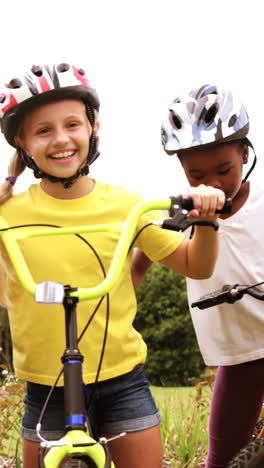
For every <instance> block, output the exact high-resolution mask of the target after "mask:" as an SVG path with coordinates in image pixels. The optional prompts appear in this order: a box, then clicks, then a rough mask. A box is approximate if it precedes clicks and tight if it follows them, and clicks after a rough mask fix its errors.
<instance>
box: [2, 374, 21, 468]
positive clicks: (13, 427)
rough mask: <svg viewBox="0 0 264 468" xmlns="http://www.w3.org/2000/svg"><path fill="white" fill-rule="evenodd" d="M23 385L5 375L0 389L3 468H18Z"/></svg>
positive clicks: (11, 375) (10, 376)
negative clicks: (14, 467)
mask: <svg viewBox="0 0 264 468" xmlns="http://www.w3.org/2000/svg"><path fill="white" fill-rule="evenodd" d="M24 392H25V389H24V384H23V383H22V382H20V381H19V380H18V379H17V378H16V377H15V376H14V375H13V374H7V375H6V377H5V378H4V381H3V383H2V386H1V387H0V455H1V456H2V457H4V459H5V464H4V465H3V466H5V467H8V468H9V467H10V468H11V467H13V466H16V468H20V466H21V462H20V425H21V418H22V414H23V410H24V403H23V397H24Z"/></svg>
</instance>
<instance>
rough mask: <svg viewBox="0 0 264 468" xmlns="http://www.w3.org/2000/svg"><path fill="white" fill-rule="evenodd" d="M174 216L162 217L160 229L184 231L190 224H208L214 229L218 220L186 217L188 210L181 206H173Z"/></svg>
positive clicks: (216, 228) (216, 227)
mask: <svg viewBox="0 0 264 468" xmlns="http://www.w3.org/2000/svg"><path fill="white" fill-rule="evenodd" d="M174 213H175V214H174V216H173V217H172V218H166V219H164V221H163V223H162V226H161V227H162V229H168V230H171V231H185V230H186V229H188V228H189V227H190V226H194V225H196V226H210V227H212V228H214V230H215V231H217V230H218V227H219V225H218V222H217V221H215V220H210V221H209V220H207V219H200V218H190V219H187V218H186V216H187V214H188V211H186V210H183V209H181V208H179V207H178V208H175V207H174Z"/></svg>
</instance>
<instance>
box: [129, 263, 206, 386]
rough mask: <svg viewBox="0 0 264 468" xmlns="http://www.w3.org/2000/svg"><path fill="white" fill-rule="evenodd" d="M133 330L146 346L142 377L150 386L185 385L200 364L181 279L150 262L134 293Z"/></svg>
mask: <svg viewBox="0 0 264 468" xmlns="http://www.w3.org/2000/svg"><path fill="white" fill-rule="evenodd" d="M137 301H138V312H137V316H136V319H135V321H134V326H135V328H136V329H137V330H138V331H139V332H140V333H141V334H142V336H143V338H144V340H145V341H146V343H147V346H148V359H147V362H146V366H145V369H146V374H147V377H148V378H149V379H150V381H151V383H152V384H153V385H164V386H182V385H188V379H189V378H190V377H198V376H199V375H200V374H201V372H202V370H203V369H204V367H205V366H204V363H203V360H202V357H201V354H200V351H199V348H198V345H197V340H196V336H195V332H194V328H193V324H192V319H191V316H190V313H189V307H188V302H187V294H186V284H185V278H184V277H183V276H181V275H179V274H177V273H176V272H174V271H172V270H169V269H168V268H166V267H165V266H164V265H160V264H159V263H154V264H153V265H152V266H151V268H150V270H149V271H148V273H147V275H146V277H145V279H144V281H143V283H142V284H141V285H140V287H139V288H138V290H137Z"/></svg>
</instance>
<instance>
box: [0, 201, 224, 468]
mask: <svg viewBox="0 0 264 468" xmlns="http://www.w3.org/2000/svg"><path fill="white" fill-rule="evenodd" d="M192 208H193V206H192V201H191V200H190V199H188V198H187V199H186V198H184V197H182V196H178V197H171V198H169V199H166V200H158V201H147V202H141V203H139V204H138V205H137V206H135V207H134V208H133V210H132V211H131V213H130V214H129V216H128V217H127V219H126V221H125V222H124V223H122V224H120V223H118V224H117V223H114V224H107V225H96V226H78V227H68V228H62V227H48V226H47V225H42V226H43V228H45V229H39V228H40V227H41V226H40V225H39V224H38V225H37V226H38V229H37V230H36V229H32V228H33V227H34V226H36V225H32V224H31V225H27V229H24V228H25V226H24V225H23V226H8V224H7V222H6V221H5V219H4V218H1V217H0V235H1V238H2V241H3V243H4V245H5V248H6V250H7V252H8V255H9V257H10V259H11V262H12V264H13V266H14V269H15V271H16V274H17V276H18V278H19V280H20V282H21V284H22V286H23V287H24V288H25V290H26V291H27V292H28V293H29V294H30V295H31V296H33V297H34V298H35V301H36V302H38V303H42V304H46V305H52V304H61V305H62V306H63V307H64V311H65V333H66V349H65V351H64V354H63V356H62V362H63V375H64V400H65V401H64V403H65V404H64V406H65V433H66V435H65V436H64V437H63V438H62V439H60V440H54V441H47V440H45V439H44V438H43V437H42V435H41V417H42V416H41V417H40V421H39V423H38V425H37V427H36V431H37V434H38V436H39V439H40V446H41V448H40V456H39V466H40V468H57V467H58V466H59V465H60V464H61V462H62V461H63V460H64V459H65V458H66V459H68V458H70V460H68V461H66V462H65V464H64V467H65V468H74V467H75V468H77V467H78V468H85V467H86V468H114V464H113V462H112V461H111V456H110V452H109V450H108V440H107V439H105V438H101V439H99V440H95V439H94V438H93V437H92V434H90V431H89V421H87V417H86V412H85V404H84V396H83V388H82V385H83V383H82V361H83V356H82V355H81V353H80V351H79V349H78V337H77V323H76V322H77V321H76V308H77V304H78V302H79V301H82V300H87V299H93V298H99V297H101V298H102V297H104V296H105V295H107V294H108V293H109V291H110V290H111V289H112V288H113V286H114V285H115V284H116V283H117V281H118V280H119V278H120V274H121V271H122V268H123V265H124V262H125V259H126V256H127V254H128V252H129V250H130V248H131V246H132V245H133V242H134V241H135V238H134V239H133V236H134V232H135V231H136V226H137V223H138V220H139V218H140V216H141V215H142V214H144V213H146V212H148V211H151V210H169V213H170V217H169V218H168V219H166V220H164V221H161V222H154V223H153V224H156V225H157V227H158V226H159V227H161V228H165V229H171V230H176V231H180V230H182V231H183V230H185V229H187V228H188V227H189V226H190V225H194V224H200V225H210V226H212V227H213V228H214V229H217V228H218V225H217V222H215V221H207V220H200V219H191V220H188V218H187V215H188V210H190V209H192ZM224 210H227V211H228V210H230V201H227V203H226V205H225V207H224ZM222 211H223V210H222ZM21 227H23V230H22V229H20V228H21ZM145 227H147V226H145ZM109 231H115V232H117V231H118V232H119V233H120V238H119V241H118V243H117V246H116V249H115V252H114V255H113V259H112V263H111V266H110V268H109V271H108V273H107V274H106V275H105V278H104V280H103V281H102V282H101V283H100V284H99V285H97V286H95V287H90V288H77V287H72V286H71V285H64V284H60V283H57V282H53V281H48V280H47V281H44V282H41V283H38V284H36V283H35V281H34V279H33V277H32V275H31V272H30V270H29V268H28V265H27V263H26V260H25V258H24V256H23V254H22V251H21V249H20V247H19V240H20V239H25V238H33V237H40V236H52V235H56V236H58V235H69V234H71V235H72V234H75V235H78V236H79V237H80V236H81V234H82V233H88V232H109ZM141 231H142V230H141ZM141 231H139V233H138V234H137V235H136V237H137V236H138V235H139V234H140V232H141ZM60 375H61V374H60ZM58 378H59V376H58ZM57 380H58V379H57ZM55 385H56V383H55V384H54V386H55ZM51 391H52V390H51ZM49 396H50V395H49ZM48 398H49V397H48ZM47 401H48V400H47ZM47 401H46V403H45V405H44V408H43V410H42V415H43V413H44V411H45V408H46V405H47ZM123 435H124V434H120V435H117V437H120V436H123ZM47 449H49V450H48V453H46V452H47Z"/></svg>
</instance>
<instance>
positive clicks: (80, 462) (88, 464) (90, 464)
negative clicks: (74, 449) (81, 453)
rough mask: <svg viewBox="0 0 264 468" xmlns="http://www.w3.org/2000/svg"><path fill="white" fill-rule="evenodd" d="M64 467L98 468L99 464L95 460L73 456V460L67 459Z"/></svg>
mask: <svg viewBox="0 0 264 468" xmlns="http://www.w3.org/2000/svg"><path fill="white" fill-rule="evenodd" d="M86 458H87V457H86ZM63 468H97V465H96V464H95V463H94V461H93V460H88V459H85V460H84V458H73V459H72V460H69V461H67V462H66V463H65V465H63Z"/></svg>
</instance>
